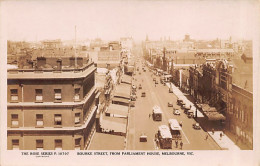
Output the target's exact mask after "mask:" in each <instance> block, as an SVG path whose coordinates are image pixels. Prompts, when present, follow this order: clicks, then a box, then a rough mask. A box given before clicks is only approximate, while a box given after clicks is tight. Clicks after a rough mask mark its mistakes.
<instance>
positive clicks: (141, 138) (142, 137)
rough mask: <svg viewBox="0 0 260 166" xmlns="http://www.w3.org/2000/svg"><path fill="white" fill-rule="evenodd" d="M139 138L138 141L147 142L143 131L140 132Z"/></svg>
mask: <svg viewBox="0 0 260 166" xmlns="http://www.w3.org/2000/svg"><path fill="white" fill-rule="evenodd" d="M139 140H140V142H147V136H146V135H145V134H144V133H142V134H141V136H140V138H139Z"/></svg>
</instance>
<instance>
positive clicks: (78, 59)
mask: <svg viewBox="0 0 260 166" xmlns="http://www.w3.org/2000/svg"><path fill="white" fill-rule="evenodd" d="M77 64H78V66H79V67H82V66H83V58H82V57H77Z"/></svg>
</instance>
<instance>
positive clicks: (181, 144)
mask: <svg viewBox="0 0 260 166" xmlns="http://www.w3.org/2000/svg"><path fill="white" fill-rule="evenodd" d="M180 146H181V149H182V146H183V143H182V141H181V143H180Z"/></svg>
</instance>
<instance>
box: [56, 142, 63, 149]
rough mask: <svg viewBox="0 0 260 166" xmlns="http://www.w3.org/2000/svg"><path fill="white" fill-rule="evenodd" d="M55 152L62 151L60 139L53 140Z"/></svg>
mask: <svg viewBox="0 0 260 166" xmlns="http://www.w3.org/2000/svg"><path fill="white" fill-rule="evenodd" d="M55 150H62V140H61V139H56V140H55Z"/></svg>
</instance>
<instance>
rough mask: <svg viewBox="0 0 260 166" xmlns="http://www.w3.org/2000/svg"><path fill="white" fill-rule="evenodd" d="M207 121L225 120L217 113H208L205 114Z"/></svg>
mask: <svg viewBox="0 0 260 166" xmlns="http://www.w3.org/2000/svg"><path fill="white" fill-rule="evenodd" d="M206 115H207V117H208V120H212V121H215V120H226V117H225V116H224V115H222V114H220V113H218V112H208V113H207V114H206Z"/></svg>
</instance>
